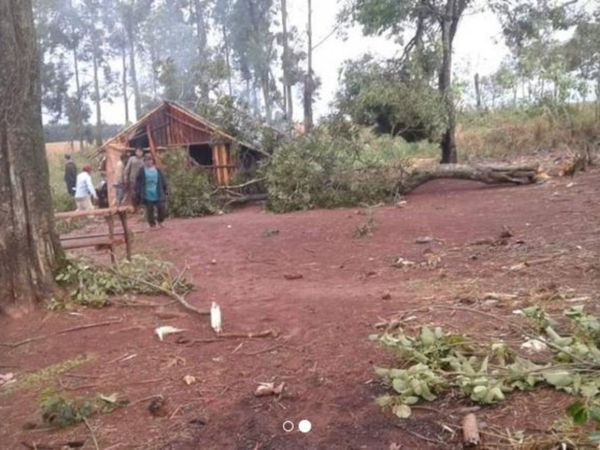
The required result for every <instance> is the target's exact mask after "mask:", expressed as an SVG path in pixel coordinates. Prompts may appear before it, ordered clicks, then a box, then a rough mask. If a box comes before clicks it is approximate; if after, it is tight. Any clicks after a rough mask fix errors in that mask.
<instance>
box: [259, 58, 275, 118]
mask: <svg viewBox="0 0 600 450" xmlns="http://www.w3.org/2000/svg"><path fill="white" fill-rule="evenodd" d="M267 70H268V69H267ZM260 86H261V89H262V93H263V100H264V102H265V116H266V119H267V123H268V124H269V125H270V124H271V123H272V122H273V116H272V108H271V106H272V105H271V95H270V90H269V72H268V71H267V73H265V74H263V75H262V76H261V78H260Z"/></svg>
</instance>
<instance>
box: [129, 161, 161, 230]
mask: <svg viewBox="0 0 600 450" xmlns="http://www.w3.org/2000/svg"><path fill="white" fill-rule="evenodd" d="M167 195H168V191H167V183H166V181H165V177H164V176H163V174H162V172H161V171H160V170H159V169H157V168H156V166H155V165H154V158H153V157H152V156H150V155H147V156H146V157H145V158H144V167H143V168H142V169H140V170H139V172H138V175H137V178H136V180H135V200H136V203H137V204H143V205H144V206H145V208H146V220H148V225H150V228H154V227H155V226H156V215H155V212H156V213H157V214H158V227H159V228H162V227H163V224H162V223H163V221H164V220H165V217H166V216H167V210H166V200H167Z"/></svg>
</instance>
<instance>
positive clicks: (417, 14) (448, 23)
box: [345, 0, 472, 163]
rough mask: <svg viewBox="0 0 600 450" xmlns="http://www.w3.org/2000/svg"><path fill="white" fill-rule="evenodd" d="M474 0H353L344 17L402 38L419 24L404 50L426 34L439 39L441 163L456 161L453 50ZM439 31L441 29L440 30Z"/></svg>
mask: <svg viewBox="0 0 600 450" xmlns="http://www.w3.org/2000/svg"><path fill="white" fill-rule="evenodd" d="M471 1H472V0H443V1H441V0H440V1H432V0H410V1H405V2H398V1H395V0H350V2H349V4H348V5H347V8H346V9H345V17H346V18H349V19H350V20H352V21H355V22H358V23H360V24H361V25H362V26H363V31H364V32H365V33H366V34H383V33H387V32H390V33H391V34H392V35H393V36H394V37H396V39H397V40H398V41H401V40H402V36H403V32H404V31H405V30H406V28H407V26H408V25H409V24H412V23H416V27H415V30H414V31H415V34H414V37H413V38H412V39H411V40H410V41H408V45H407V46H406V47H405V52H411V51H414V50H417V51H418V50H419V48H420V46H421V45H422V41H423V39H424V38H425V37H429V38H433V39H435V40H439V42H440V43H441V48H442V62H441V65H440V67H439V71H438V89H439V91H440V93H441V94H442V96H443V99H444V100H443V101H444V107H445V111H446V121H447V126H446V131H445V132H444V134H443V136H442V141H441V143H440V147H441V162H442V163H452V162H456V159H457V155H456V141H455V131H456V112H455V105H454V99H453V96H452V50H453V44H454V37H455V36H456V32H457V30H458V24H459V22H460V19H461V18H462V16H463V14H464V12H465V11H466V9H467V7H468V6H469V4H470V3H471ZM438 30H439V31H438Z"/></svg>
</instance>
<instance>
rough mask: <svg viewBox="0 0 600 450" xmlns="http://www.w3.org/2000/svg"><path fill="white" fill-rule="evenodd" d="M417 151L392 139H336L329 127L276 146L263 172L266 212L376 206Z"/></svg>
mask: <svg viewBox="0 0 600 450" xmlns="http://www.w3.org/2000/svg"><path fill="white" fill-rule="evenodd" d="M420 151H421V147H420V146H419V145H416V144H415V145H412V144H406V143H405V142H404V141H403V140H402V139H400V138H392V137H391V136H379V137H374V136H373V135H372V134H370V133H368V132H364V133H361V132H357V133H356V135H355V137H346V136H339V135H337V134H335V133H331V132H330V131H329V130H328V129H327V127H321V128H319V129H316V130H315V131H314V133H312V134H311V135H309V136H303V137H300V138H298V139H295V140H293V141H290V142H288V143H286V144H285V145H283V146H282V147H281V148H279V149H278V150H277V151H276V152H275V154H274V155H273V157H272V159H271V161H270V163H269V164H268V165H267V166H266V167H264V168H263V172H264V175H265V177H266V180H265V185H266V188H267V193H268V196H269V199H268V208H269V209H271V210H272V211H275V212H287V211H296V210H304V209H312V208H334V207H341V206H353V205H359V204H367V205H368V204H374V203H379V202H381V201H385V200H389V199H391V198H393V197H394V196H395V194H396V188H395V186H396V185H397V182H398V179H399V176H400V174H401V173H402V171H403V170H404V169H403V167H404V166H405V165H406V158H407V157H409V156H411V155H414V154H415V153H417V154H418V152H420Z"/></svg>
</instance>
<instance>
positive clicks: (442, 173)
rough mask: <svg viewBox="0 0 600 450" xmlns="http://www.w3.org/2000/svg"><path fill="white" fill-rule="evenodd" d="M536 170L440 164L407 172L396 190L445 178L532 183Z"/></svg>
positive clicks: (403, 191)
mask: <svg viewBox="0 0 600 450" xmlns="http://www.w3.org/2000/svg"><path fill="white" fill-rule="evenodd" d="M538 170H539V167H538V166H509V165H500V164H494V165H468V164H442V165H439V166H436V167H435V168H432V169H418V170H415V171H413V172H407V173H406V174H405V175H403V177H402V178H401V179H400V181H399V182H398V190H399V192H400V193H401V194H407V193H409V192H411V191H413V190H415V189H416V188H418V187H419V186H421V185H422V184H425V183H427V182H428V181H431V180H438V179H445V178H449V179H457V180H472V181H480V182H482V183H486V184H501V183H510V184H517V185H521V184H533V183H535V182H536V181H537V175H538Z"/></svg>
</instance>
